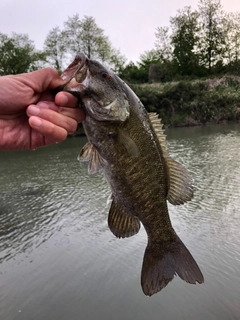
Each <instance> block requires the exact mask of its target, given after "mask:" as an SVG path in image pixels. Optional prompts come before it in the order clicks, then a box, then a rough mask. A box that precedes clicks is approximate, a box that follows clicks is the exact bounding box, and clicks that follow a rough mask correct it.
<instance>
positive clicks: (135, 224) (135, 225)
mask: <svg viewBox="0 0 240 320" xmlns="http://www.w3.org/2000/svg"><path fill="white" fill-rule="evenodd" d="M108 226H109V229H110V230H111V231H112V233H113V234H114V235H115V236H116V237H118V238H127V237H131V236H133V235H134V234H136V233H138V231H139V229H140V221H139V219H138V218H137V217H135V216H133V215H131V214H129V213H127V212H125V211H124V210H123V209H122V208H121V207H120V206H119V205H118V204H117V203H116V202H115V200H114V199H113V201H112V204H111V207H110V210H109V215H108Z"/></svg>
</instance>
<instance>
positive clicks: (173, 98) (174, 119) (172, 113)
mask: <svg viewBox="0 0 240 320" xmlns="http://www.w3.org/2000/svg"><path fill="white" fill-rule="evenodd" d="M131 87H132V89H133V90H134V91H135V93H136V94H137V96H138V97H139V98H140V100H141V101H142V103H143V104H144V106H145V107H146V109H147V111H149V112H157V113H158V114H159V115H160V117H161V118H162V119H163V122H164V124H165V125H166V126H188V125H200V124H205V123H208V122H214V123H218V122H219V121H221V120H240V93H239V92H240V78H239V77H233V76H224V77H223V78H221V79H218V80H216V79H214V80H211V79H208V80H205V81H194V82H193V81H180V82H176V83H173V82H172V83H166V84H162V85H158V86H156V85H151V86H150V85H131Z"/></svg>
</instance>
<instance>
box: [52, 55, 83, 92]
mask: <svg viewBox="0 0 240 320" xmlns="http://www.w3.org/2000/svg"><path fill="white" fill-rule="evenodd" d="M87 70H88V59H87V58H86V57H85V55H84V54H83V53H79V54H78V55H77V56H76V57H75V59H74V61H73V62H72V63H71V64H70V65H69V66H68V67H67V69H66V70H64V71H63V73H62V74H61V78H62V79H63V80H66V82H65V83H64V84H63V85H61V86H59V87H57V88H55V89H54V90H53V93H54V94H56V93H58V92H60V91H68V92H71V93H73V94H74V92H82V91H84V90H85V89H86V86H85V85H84V84H83V83H82V82H83V81H84V80H85V79H86V77H87Z"/></svg>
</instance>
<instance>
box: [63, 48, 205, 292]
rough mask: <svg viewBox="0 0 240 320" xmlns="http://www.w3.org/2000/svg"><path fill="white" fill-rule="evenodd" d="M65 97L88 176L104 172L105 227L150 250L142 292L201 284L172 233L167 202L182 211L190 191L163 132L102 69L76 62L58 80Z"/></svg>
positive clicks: (93, 63) (84, 61) (80, 60)
mask: <svg viewBox="0 0 240 320" xmlns="http://www.w3.org/2000/svg"><path fill="white" fill-rule="evenodd" d="M62 77H63V79H66V80H67V83H66V85H65V87H64V90H67V91H69V92H72V93H73V94H75V95H76V96H78V97H79V100H80V102H81V104H82V107H83V108H84V110H85V113H86V118H85V121H84V122H83V126H84V130H85V133H86V135H87V138H88V143H87V145H86V146H84V148H83V149H82V151H81V152H80V155H79V160H80V161H87V162H88V170H89V173H95V172H98V171H99V170H103V172H104V174H105V177H106V179H107V181H108V183H109V185H110V188H111V191H112V203H111V207H110V211H109V217H108V225H109V228H110V230H111V231H112V232H113V234H114V235H115V236H117V237H119V238H125V237H130V236H133V235H134V234H136V233H137V232H138V231H139V229H140V222H141V223H142V224H143V226H144V228H145V230H146V232H147V235H148V244H147V248H146V250H145V255H144V259H143V266H142V275H141V284H142V289H143V292H144V293H145V294H146V295H149V296H151V295H152V294H154V293H156V292H158V291H160V290H161V289H162V288H164V287H165V286H166V285H167V284H168V283H169V282H170V281H171V280H172V279H173V278H174V276H175V275H176V274H177V275H179V277H180V278H182V279H183V280H185V281H186V282H189V283H193V284H195V283H196V282H198V283H202V282H203V275H202V273H201V271H200V269H199V267H198V265H197V263H196V262H195V260H194V259H193V257H192V255H191V254H190V252H189V251H188V249H187V248H186V247H185V245H184V244H183V243H182V241H181V240H180V238H179V237H178V236H177V234H176V232H175V231H174V229H173V227H172V224H171V221H170V217H169V213H168V207H167V200H169V201H170V202H171V203H173V204H182V203H184V202H186V201H189V200H191V198H192V195H193V191H192V186H191V178H190V177H189V175H188V173H187V170H186V169H185V168H184V167H183V166H182V165H180V164H179V163H177V162H175V161H174V160H172V159H171V158H170V157H169V156H168V154H167V150H166V141H165V135H164V133H163V129H162V124H161V122H160V120H159V119H158V117H157V115H156V114H148V113H147V112H146V110H145V108H144V106H143V105H142V103H141V102H140V100H139V99H138V97H137V96H136V95H135V94H134V92H133V91H132V90H131V89H130V88H129V87H128V86H127V85H126V84H125V83H124V82H123V81H122V80H121V79H120V78H119V77H117V76H116V75H115V74H114V73H113V72H111V71H109V70H107V69H106V68H105V67H104V66H102V65H101V64H100V63H98V62H96V61H93V60H89V59H87V58H86V57H85V56H84V55H82V54H80V55H78V56H77V57H76V58H75V60H74V62H73V63H72V64H71V65H70V66H69V67H68V69H66V70H65V72H64V73H63V75H62Z"/></svg>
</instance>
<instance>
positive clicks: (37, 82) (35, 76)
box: [16, 68, 65, 93]
mask: <svg viewBox="0 0 240 320" xmlns="http://www.w3.org/2000/svg"><path fill="white" fill-rule="evenodd" d="M16 77H20V76H18V75H17V76H16ZM21 82H23V83H24V84H25V85H27V86H28V87H30V88H32V89H33V90H34V92H38V93H42V92H43V91H45V90H47V89H54V88H56V87H58V86H60V85H62V84H64V83H65V81H64V80H62V79H61V78H60V76H59V75H58V73H57V71H56V70H54V69H52V68H44V69H40V70H37V71H33V72H29V73H26V74H22V75H21Z"/></svg>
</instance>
